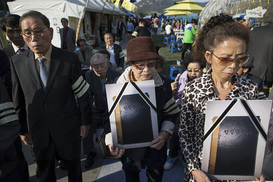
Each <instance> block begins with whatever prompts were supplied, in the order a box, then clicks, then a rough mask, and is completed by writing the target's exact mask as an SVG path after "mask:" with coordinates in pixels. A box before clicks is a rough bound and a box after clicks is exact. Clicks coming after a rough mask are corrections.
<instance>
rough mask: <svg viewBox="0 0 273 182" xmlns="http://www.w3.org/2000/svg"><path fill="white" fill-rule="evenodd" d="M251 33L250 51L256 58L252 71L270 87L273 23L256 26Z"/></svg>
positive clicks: (272, 78)
mask: <svg viewBox="0 0 273 182" xmlns="http://www.w3.org/2000/svg"><path fill="white" fill-rule="evenodd" d="M250 34H251V37H250V42H251V43H250V45H249V49H248V52H249V55H250V56H251V57H253V58H254V60H255V61H254V62H253V66H254V68H252V69H251V72H250V73H252V74H253V75H255V76H257V77H259V78H261V79H263V83H264V85H265V86H266V87H267V88H270V87H272V85H273V23H272V22H271V23H270V24H268V25H266V26H262V27H258V28H254V29H253V30H252V31H251V33H250ZM265 92H266V90H265ZM268 94H269V91H268V92H267V93H266V95H268Z"/></svg>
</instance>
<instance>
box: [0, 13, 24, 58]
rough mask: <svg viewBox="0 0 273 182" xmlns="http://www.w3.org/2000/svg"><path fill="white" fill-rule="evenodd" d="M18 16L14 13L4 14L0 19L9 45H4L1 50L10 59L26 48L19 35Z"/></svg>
mask: <svg viewBox="0 0 273 182" xmlns="http://www.w3.org/2000/svg"><path fill="white" fill-rule="evenodd" d="M19 20H20V16H19V15H16V14H9V15H5V16H4V17H3V18H2V19H1V22H0V24H1V29H2V30H3V31H4V32H5V34H6V36H7V37H8V39H9V40H10V41H11V45H9V46H7V47H5V48H4V49H3V51H5V53H6V54H7V56H8V58H9V59H10V58H11V57H12V56H14V55H16V54H19V53H21V52H24V51H25V50H28V47H27V45H26V44H25V42H24V40H23V37H22V36H21V28H20V27H19Z"/></svg>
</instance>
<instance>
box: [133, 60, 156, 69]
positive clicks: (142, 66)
mask: <svg viewBox="0 0 273 182" xmlns="http://www.w3.org/2000/svg"><path fill="white" fill-rule="evenodd" d="M133 66H134V67H136V69H138V70H143V69H144V68H145V66H147V67H149V68H155V66H156V62H152V63H147V64H134V63H133Z"/></svg>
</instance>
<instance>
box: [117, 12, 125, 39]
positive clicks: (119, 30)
mask: <svg viewBox="0 0 273 182" xmlns="http://www.w3.org/2000/svg"><path fill="white" fill-rule="evenodd" d="M123 29H125V25H124V23H123V20H122V17H119V21H118V25H117V32H118V37H119V41H120V42H122V34H123Z"/></svg>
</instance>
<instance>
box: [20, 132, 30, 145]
mask: <svg viewBox="0 0 273 182" xmlns="http://www.w3.org/2000/svg"><path fill="white" fill-rule="evenodd" d="M20 137H21V140H22V141H23V142H24V144H25V145H27V146H31V145H32V140H31V138H30V135H29V133H26V134H23V135H20Z"/></svg>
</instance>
